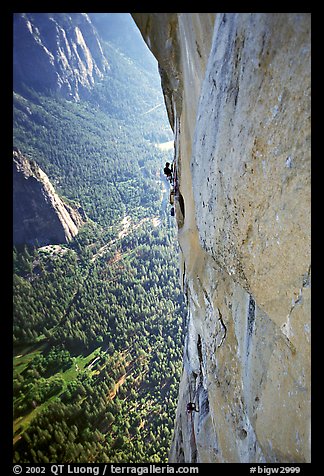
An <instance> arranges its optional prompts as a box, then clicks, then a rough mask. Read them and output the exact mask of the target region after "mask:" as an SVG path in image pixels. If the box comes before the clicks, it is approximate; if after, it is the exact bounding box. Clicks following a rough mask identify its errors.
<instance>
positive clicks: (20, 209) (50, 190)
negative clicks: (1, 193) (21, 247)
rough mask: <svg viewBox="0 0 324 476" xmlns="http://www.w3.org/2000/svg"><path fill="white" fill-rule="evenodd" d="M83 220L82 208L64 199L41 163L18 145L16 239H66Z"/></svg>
mask: <svg viewBox="0 0 324 476" xmlns="http://www.w3.org/2000/svg"><path fill="white" fill-rule="evenodd" d="M83 222H84V221H83V217H82V216H81V214H80V212H79V211H78V210H76V209H74V208H72V207H71V206H70V205H68V204H66V203H64V202H63V201H62V200H61V199H60V197H59V196H58V195H57V193H56V192H55V190H54V187H53V185H52V184H51V183H50V181H49V179H48V177H47V175H46V174H45V173H44V172H43V171H42V170H41V169H40V168H39V167H38V165H36V163H35V162H33V161H29V160H28V159H27V158H26V157H24V156H23V155H22V154H21V152H20V151H19V150H18V149H14V151H13V243H14V244H25V243H26V244H33V245H35V244H37V243H38V244H39V245H47V244H53V243H66V242H69V241H70V240H72V238H73V237H74V236H75V235H77V233H78V229H79V228H80V226H81V225H82V224H83Z"/></svg>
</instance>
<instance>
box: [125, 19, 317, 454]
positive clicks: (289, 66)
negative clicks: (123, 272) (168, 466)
mask: <svg viewBox="0 0 324 476" xmlns="http://www.w3.org/2000/svg"><path fill="white" fill-rule="evenodd" d="M133 17H134V19H135V21H136V23H137V25H138V27H139V28H140V30H141V32H142V35H143V37H144V39H145V40H146V42H147V44H148V46H149V47H150V49H151V50H152V52H153V53H154V55H155V56H156V58H157V59H158V61H159V67H160V73H161V78H162V86H163V89H164V94H165V102H166V106H167V110H168V114H169V119H170V122H171V125H172V127H173V129H174V133H175V142H176V152H175V167H176V169H177V173H178V185H179V194H178V197H177V200H176V218H177V223H178V229H179V232H178V239H179V244H180V248H181V273H180V275H181V282H182V286H183V289H184V292H185V294H186V296H187V302H188V308H189V312H188V316H187V320H188V324H187V335H186V342H185V349H184V369H183V376H182V380H181V383H180V391H179V403H178V410H177V416H176V421H175V431H174V438H173V443H172V448H171V451H170V461H171V462H309V461H310V300H311V298H310V276H311V271H310V270H311V268H310V230H311V224H310V14H307V13H219V14H209V13H136V14H133ZM190 401H191V402H194V403H195V404H196V405H197V407H198V409H199V412H194V413H193V414H192V415H189V414H187V412H186V406H187V403H189V402H190Z"/></svg>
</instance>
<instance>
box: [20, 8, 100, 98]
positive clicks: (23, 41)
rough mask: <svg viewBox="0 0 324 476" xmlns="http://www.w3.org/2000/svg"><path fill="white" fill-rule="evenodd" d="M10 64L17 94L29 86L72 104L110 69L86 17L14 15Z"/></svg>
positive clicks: (82, 14)
mask: <svg viewBox="0 0 324 476" xmlns="http://www.w3.org/2000/svg"><path fill="white" fill-rule="evenodd" d="M30 58H33V61H32V62H31V61H30ZM13 63H14V64H13V66H14V68H13V70H14V77H13V80H14V89H15V90H16V91H20V90H22V89H23V88H24V85H28V87H29V88H33V89H35V90H36V91H41V92H49V91H50V92H54V93H59V94H60V96H62V97H65V98H67V99H73V100H79V99H80V97H86V96H87V94H88V93H89V91H90V90H91V88H92V87H93V85H94V83H95V81H97V80H100V79H101V78H102V77H103V75H104V74H105V73H106V72H107V71H108V69H109V65H108V62H107V60H106V58H105V56H104V54H103V51H102V47H101V44H100V40H99V38H98V34H97V32H96V30H95V28H94V26H93V25H92V23H91V21H90V19H89V17H88V15H87V14H85V13H15V14H14V56H13Z"/></svg>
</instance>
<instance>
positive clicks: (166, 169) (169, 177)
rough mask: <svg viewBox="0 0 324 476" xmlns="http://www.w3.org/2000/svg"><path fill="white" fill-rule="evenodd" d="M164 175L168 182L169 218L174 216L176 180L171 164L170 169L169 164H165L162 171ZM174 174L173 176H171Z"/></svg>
mask: <svg viewBox="0 0 324 476" xmlns="http://www.w3.org/2000/svg"><path fill="white" fill-rule="evenodd" d="M163 172H164V175H166V179H167V180H169V181H170V186H171V189H170V199H169V202H170V205H172V208H171V216H174V206H173V205H174V196H175V194H176V187H177V180H176V170H175V169H174V167H173V164H172V165H171V168H170V162H166V164H165V167H164V169H163ZM173 172H174V174H173Z"/></svg>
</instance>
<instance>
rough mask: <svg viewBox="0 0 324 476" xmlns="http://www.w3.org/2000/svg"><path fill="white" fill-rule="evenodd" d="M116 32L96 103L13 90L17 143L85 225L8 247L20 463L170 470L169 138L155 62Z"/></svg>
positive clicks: (181, 318)
mask: <svg viewBox="0 0 324 476" xmlns="http://www.w3.org/2000/svg"><path fill="white" fill-rule="evenodd" d="M93 15H94V16H93V21H94V22H95V24H96V25H97V26H98V30H99V31H100V26H102V25H101V22H103V21H104V17H103V16H104V15H108V16H107V21H108V22H109V21H110V22H113V20H112V18H113V17H112V16H111V15H113V14H93ZM95 15H97V17H96V16H95ZM98 15H99V16H98ZM100 15H103V16H102V17H100ZM129 21H131V19H129ZM111 24H112V23H111ZM111 32H112V33H111V35H110V36H109V37H106V38H104V37H102V45H103V47H104V51H105V55H106V56H107V58H108V60H109V63H110V73H109V74H108V75H107V77H105V78H104V79H103V80H102V81H101V82H99V83H98V84H97V85H96V86H95V87H94V89H93V91H92V93H91V95H90V96H89V98H88V99H87V100H81V101H79V102H74V101H68V100H66V99H64V98H62V97H60V96H58V95H51V94H45V93H42V92H39V91H35V90H33V89H32V88H30V87H28V85H25V90H24V92H23V93H22V92H21V91H20V92H19V93H18V92H14V103H13V104H14V129H13V132H14V145H15V146H16V147H18V148H19V149H20V150H21V151H22V152H23V153H24V154H25V155H26V156H27V157H28V158H30V159H33V160H34V161H35V162H36V163H37V164H39V166H40V167H41V168H42V169H43V170H44V171H45V172H46V174H47V175H48V176H49V178H50V180H51V182H52V183H53V185H54V186H55V188H56V191H57V192H58V193H59V194H60V195H61V196H62V197H63V199H64V200H65V201H67V202H69V203H71V204H73V205H76V206H77V207H78V208H79V209H81V210H83V213H84V216H85V217H86V220H85V224H84V225H83V227H82V228H81V229H80V231H79V233H78V235H77V236H76V237H75V238H74V240H73V241H71V242H70V243H68V244H52V245H47V246H27V245H21V246H15V247H14V249H13V270H14V275H13V306H14V315H13V343H14V358H13V397H14V416H13V418H14V422H13V423H14V428H13V445H14V446H13V452H14V456H13V459H14V462H16V463H17V462H25V463H28V462H32V463H46V462H52V463H67V462H75V463H81V462H116V463H121V462H124V463H144V462H166V461H167V455H168V450H169V447H170V442H171V437H172V430H173V421H174V417H175V410H176V405H177V394H178V384H179V380H180V375H181V370H182V349H183V341H182V339H183V327H184V325H185V315H186V309H185V302H184V298H183V295H182V293H181V290H180V285H179V276H178V250H177V243H176V226H175V222H174V218H173V217H171V216H170V210H169V206H168V185H167V183H166V182H165V180H164V178H163V173H161V171H162V170H163V166H164V163H165V162H166V161H167V160H168V161H170V162H172V155H173V151H172V150H167V151H163V150H162V149H161V148H159V147H158V145H157V144H161V143H166V142H168V141H171V140H172V133H171V130H170V127H169V125H168V121H167V117H166V112H165V107H164V103H163V95H162V92H161V90H160V85H159V78H158V73H157V69H156V65H154V63H153V60H149V64H148V65H147V64H146V65H145V66H143V64H144V62H145V61H144V60H145V57H146V56H145V55H147V54H148V53H147V52H145V53H144V50H143V51H142V50H141V47H140V46H138V50H136V49H134V47H133V50H132V51H131V52H129V53H128V52H127V49H126V46H127V45H124V44H123V43H122V42H121V38H122V34H120V32H119V36H118V41H117V40H116V41H115V42H114V36H113V30H111ZM136 41H139V40H136ZM134 44H139V43H135V42H134ZM134 44H133V45H134ZM143 48H145V47H144V46H143ZM154 68H155V69H154Z"/></svg>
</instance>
